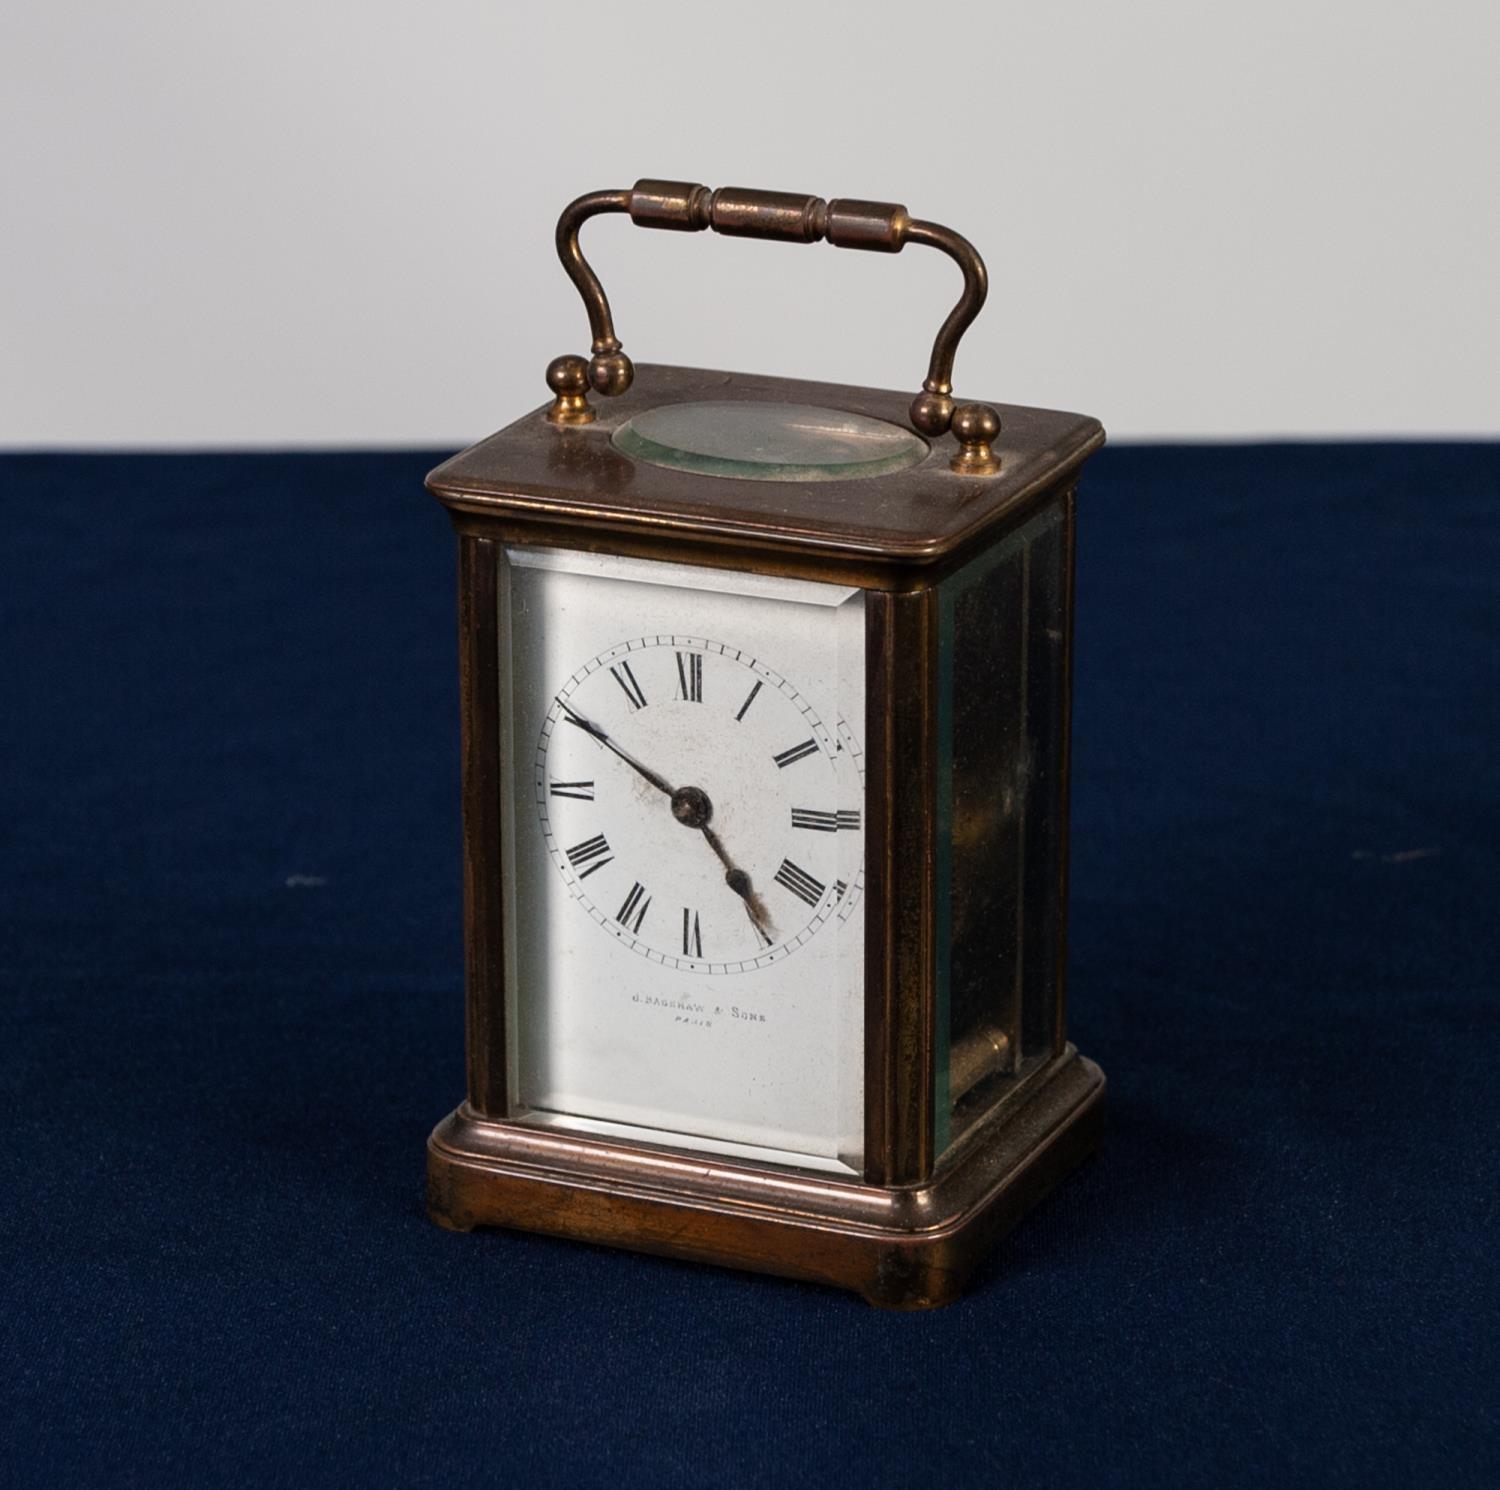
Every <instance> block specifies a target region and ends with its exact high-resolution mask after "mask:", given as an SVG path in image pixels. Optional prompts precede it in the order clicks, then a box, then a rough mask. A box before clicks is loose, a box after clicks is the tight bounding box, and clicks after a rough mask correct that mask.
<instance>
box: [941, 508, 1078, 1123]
mask: <svg viewBox="0 0 1500 1490" xmlns="http://www.w3.org/2000/svg"><path fill="white" fill-rule="evenodd" d="M1066 522H1067V519H1066V515H1065V510H1064V507H1063V505H1062V504H1061V502H1059V503H1056V504H1054V505H1052V506H1050V507H1049V508H1047V509H1046V510H1045V511H1043V512H1041V513H1039V514H1038V515H1037V516H1036V517H1034V518H1032V519H1031V520H1030V521H1029V522H1027V523H1026V524H1025V525H1024V526H1023V527H1021V528H1020V529H1019V530H1017V532H1016V533H1015V534H1013V535H1012V536H1011V537H1010V538H1009V539H1007V540H1006V541H1005V542H1003V543H1001V544H999V545H998V546H997V547H996V548H995V549H994V550H992V551H991V552H990V553H988V554H986V555H985V556H984V557H983V558H982V559H980V560H977V561H976V562H975V563H974V564H972V565H970V566H968V567H967V568H965V569H963V570H960V571H959V572H958V573H957V574H955V575H953V576H952V577H951V578H949V579H948V580H945V581H944V582H943V584H942V585H941V586H940V587H939V626H940V632H939V636H940V642H939V667H940V680H939V684H940V686H939V698H940V712H939V721H938V729H939V751H938V758H939V782H938V803H939V863H938V886H937V901H938V904H939V906H940V907H941V910H940V916H939V924H938V969H937V971H938V1031H937V1034H938V1040H937V1045H938V1070H937V1083H936V1086H937V1113H936V1126H937V1134H938V1152H941V1151H942V1149H943V1148H944V1147H945V1146H946V1145H947V1143H948V1142H949V1141H951V1139H953V1138H956V1137H957V1136H958V1135H959V1134H960V1133H962V1132H963V1131H964V1129H965V1128H966V1127H967V1126H968V1125H969V1124H970V1123H971V1122H972V1121H973V1119H974V1118H975V1117H976V1116H977V1115H979V1114H980V1113H982V1112H983V1111H984V1110H986V1109H987V1108H988V1107H989V1106H991V1105H992V1104H993V1103H994V1102H995V1101H998V1100H1000V1099H1001V1098H1002V1097H1004V1096H1005V1095H1006V1094H1007V1093H1008V1092H1009V1091H1011V1090H1013V1089H1014V1088H1015V1086H1016V1083H1017V1082H1018V1080H1019V1079H1021V1078H1022V1077H1024V1076H1026V1075H1027V1074H1028V1073H1029V1072H1031V1071H1033V1070H1035V1069H1036V1068H1037V1067H1038V1066H1039V1065H1041V1064H1042V1063H1043V1062H1045V1061H1046V1060H1047V1059H1048V1057H1049V1056H1051V1055H1052V1054H1053V1052H1054V1050H1055V1049H1056V1048H1057V1043H1058V1040H1059V1019H1058V1015H1059V998H1060V983H1061V952H1062V920H1061V918H1062V911H1063V905H1062V895H1061V876H1062V868H1063V853H1064V851H1065V844H1064V840H1063V828H1064V824H1063V821H1062V812H1063V802H1062V799H1061V782H1062V773H1063V769H1064V762H1065V758H1066V748H1067V742H1066V738H1065V728H1066V717H1067V712H1066V703H1067V700H1066V692H1065V690H1066V687H1067V626H1068V616H1067V588H1066V586H1067V573H1066V565H1067V548H1066V538H1067V531H1066Z"/></svg>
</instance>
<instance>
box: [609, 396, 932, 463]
mask: <svg viewBox="0 0 1500 1490" xmlns="http://www.w3.org/2000/svg"><path fill="white" fill-rule="evenodd" d="M614 443H615V444H616V446H618V447H619V449H621V450H623V451H624V452H625V453H626V454H627V455H630V456H633V457H634V458H635V459H636V460H643V461H647V462H648V463H650V464H651V465H655V466H669V467H671V468H672V469H674V470H678V471H692V472H694V473H695V474H696V475H699V476H735V477H740V478H742V479H744V480H751V481H847V480H849V479H850V478H851V477H857V476H886V475H889V474H890V473H891V472H892V471H902V470H905V469H906V467H907V466H913V465H915V464H916V463H917V462H918V461H920V460H922V459H923V458H924V457H925V456H926V454H927V442H926V441H925V440H923V439H922V438H921V436H919V435H915V434H913V433H912V432H911V430H909V429H903V428H902V427H901V426H900V425H899V424H891V423H890V422H889V421H887V420H885V419H872V418H870V417H869V415H867V414H852V413H850V412H848V411H847V410H845V409H825V408H820V407H818V406H817V405H816V404H787V403H749V402H745V401H731V400H717V401H705V402H701V403H685V404H664V405H662V406H661V407H659V408H655V409H646V410H644V411H642V412H641V413H639V414H637V415H635V417H634V418H632V419H629V420H627V421H626V422H625V423H624V424H623V425H621V426H620V428H619V429H618V430H616V431H615V436H614Z"/></svg>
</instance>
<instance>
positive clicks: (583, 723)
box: [557, 699, 672, 797]
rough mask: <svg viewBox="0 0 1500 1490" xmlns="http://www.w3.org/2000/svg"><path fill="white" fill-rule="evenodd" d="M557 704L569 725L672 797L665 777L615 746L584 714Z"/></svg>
mask: <svg viewBox="0 0 1500 1490" xmlns="http://www.w3.org/2000/svg"><path fill="white" fill-rule="evenodd" d="M557 702H558V706H559V707H560V708H561V709H562V711H563V717H564V718H565V719H566V720H567V721H568V723H569V724H576V725H577V726H578V728H579V729H581V730H582V731H583V732H584V734H586V735H592V736H593V737H594V738H595V739H596V740H597V741H598V742H599V743H600V744H601V745H603V746H604V747H605V749H607V750H613V751H614V753H615V754H616V755H617V756H619V757H620V759H621V760H622V761H624V762H625V764H626V765H627V766H629V767H630V768H631V770H633V771H635V772H637V773H638V774H639V775H641V776H644V777H645V778H646V780H647V781H649V782H650V783H651V785H652V786H654V787H655V788H656V789H657V791H659V792H665V793H666V795H667V796H669V797H670V796H671V795H672V786H671V783H670V782H668V781H667V779H666V778H665V777H664V776H658V775H657V774H656V772H655V771H653V770H652V769H651V767H650V766H643V765H642V764H641V763H640V762H639V761H638V760H637V759H636V758H635V757H634V756H633V755H632V754H631V753H630V752H629V751H628V750H624V749H622V748H621V747H620V746H619V745H617V744H615V742H614V739H613V738H612V737H611V736H610V734H609V733H608V731H606V730H603V729H601V728H600V727H599V726H598V725H597V724H595V723H594V721H593V720H592V719H585V718H584V717H583V715H582V714H580V713H578V712H577V710H575V709H570V708H569V707H568V706H567V704H565V703H563V701H562V700H561V699H558V701H557Z"/></svg>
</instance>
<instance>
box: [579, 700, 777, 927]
mask: <svg viewBox="0 0 1500 1490" xmlns="http://www.w3.org/2000/svg"><path fill="white" fill-rule="evenodd" d="M557 702H558V707H559V708H561V710H562V711H563V717H564V718H566V719H567V721H568V723H569V724H575V725H577V726H578V728H579V729H581V730H582V731H583V732H584V733H585V734H586V735H592V736H593V737H594V739H596V740H597V741H598V742H599V743H600V744H601V745H603V746H604V747H605V748H606V749H608V750H612V751H614V753H615V754H616V755H617V756H619V757H620V759H621V760H622V761H624V762H625V764H626V765H627V766H629V767H630V768H631V770H633V771H636V772H638V773H639V774H640V775H641V776H643V777H645V779H646V780H647V781H649V782H650V783H651V785H652V786H654V787H655V788H656V789H657V791H659V792H664V793H665V794H666V795H667V796H668V797H670V798H671V799H672V816H673V817H675V818H676V819H677V821H678V822H679V823H681V824H682V825H683V827H685V828H697V829H699V831H700V832H702V834H703V836H704V838H705V839H706V840H707V842H708V846H709V847H710V848H711V849H712V850H713V851H714V853H715V854H716V855H717V856H718V859H719V862H720V863H721V864H722V865H723V866H724V883H725V884H726V885H728V886H729V888H730V889H731V890H733V891H734V893H735V894H736V895H738V896H739V897H740V899H741V900H742V901H743V902H744V904H745V913H746V915H748V916H749V917H750V923H751V925H753V926H754V927H755V929H756V931H757V932H759V933H760V936H761V939H762V940H763V941H764V942H765V944H766V945H767V946H768V947H769V946H770V945H771V943H772V941H773V940H774V938H775V933H776V927H775V926H774V925H773V924H772V921H771V913H770V912H769V911H768V910H767V909H766V904H765V901H763V900H762V899H761V898H760V896H759V895H757V894H756V893H755V887H754V886H753V885H752V884H751V883H750V876H749V875H748V874H746V873H745V871H744V870H743V869H741V868H740V867H739V866H738V865H737V864H736V863H735V862H734V860H733V859H731V858H730V857H729V851H728V850H727V849H726V848H725V847H724V841H723V839H721V838H720V837H719V835H718V834H717V833H715V832H714V830H713V829H712V828H710V827H709V825H708V820H709V818H711V817H712V816H713V811H714V809H713V804H712V803H711V802H710V801H709V800H708V793H707V792H705V791H703V789H702V788H701V787H696V786H684V787H680V788H678V789H676V790H674V789H673V787H672V785H671V783H670V782H668V781H667V779H666V777H664V776H658V775H657V773H656V772H655V771H653V770H652V769H651V767H650V766H644V765H642V764H641V762H640V761H638V760H637V759H636V758H635V757H634V756H633V755H631V753H630V752H629V751H628V750H625V749H623V748H622V747H621V746H619V745H617V744H616V743H615V741H614V739H613V738H612V737H611V736H610V734H609V732H608V731H607V730H605V729H602V728H601V727H600V726H599V725H597V724H595V723H594V721H593V720H592V719H586V718H585V717H584V716H583V715H582V714H580V713H578V711H577V710H576V709H572V708H570V707H569V706H568V705H567V704H565V703H563V701H562V700H561V699H558V701H557Z"/></svg>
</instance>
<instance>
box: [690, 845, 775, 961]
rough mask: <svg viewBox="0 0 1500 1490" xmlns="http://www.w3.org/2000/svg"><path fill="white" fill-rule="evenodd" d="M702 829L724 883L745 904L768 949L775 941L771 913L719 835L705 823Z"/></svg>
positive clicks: (746, 911) (751, 922)
mask: <svg viewBox="0 0 1500 1490" xmlns="http://www.w3.org/2000/svg"><path fill="white" fill-rule="evenodd" d="M702 827H703V836H704V837H705V838H706V839H707V840H708V846H709V847H710V848H711V849H712V850H713V851H714V853H716V854H717V855H718V856H719V862H720V863H721V864H722V865H723V866H724V883H725V884H726V885H728V886H729V888H730V889H731V890H733V891H734V893H735V894H736V895H738V896H739V897H740V899H741V900H743V901H744V902H745V914H746V915H747V916H749V917H750V924H751V925H752V926H754V927H755V929H756V931H757V932H759V933H760V938H761V940H762V941H763V942H765V944H766V945H767V946H768V947H769V946H770V945H771V943H772V942H773V941H774V940H775V937H776V928H775V926H773V925H772V924H771V913H770V912H769V911H768V910H767V909H766V903H765V901H763V900H762V899H761V898H760V896H759V895H757V894H756V893H755V887H754V886H753V885H752V884H751V883H750V876H749V875H748V874H746V873H745V871H744V870H743V869H741V868H739V867H738V866H737V865H736V864H735V862H734V860H733V859H731V858H730V857H729V852H728V850H727V849H725V847H724V842H723V840H722V839H721V838H720V837H719V835H718V834H717V833H715V832H714V830H713V829H712V828H710V827H709V826H708V824H707V823H704V824H703V825H702Z"/></svg>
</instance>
